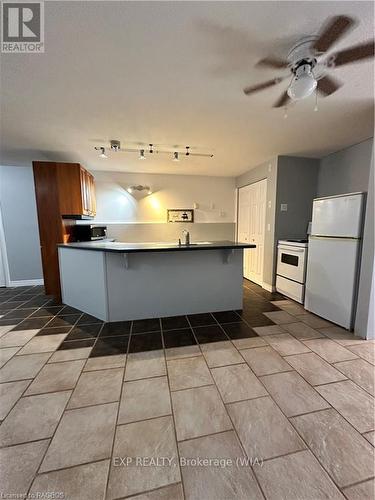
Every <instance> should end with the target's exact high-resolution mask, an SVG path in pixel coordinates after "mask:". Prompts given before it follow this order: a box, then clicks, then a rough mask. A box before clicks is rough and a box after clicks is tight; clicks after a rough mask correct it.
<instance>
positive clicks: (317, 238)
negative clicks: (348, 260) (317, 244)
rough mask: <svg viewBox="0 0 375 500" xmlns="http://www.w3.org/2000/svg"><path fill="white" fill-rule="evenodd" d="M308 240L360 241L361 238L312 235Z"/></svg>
mask: <svg viewBox="0 0 375 500" xmlns="http://www.w3.org/2000/svg"><path fill="white" fill-rule="evenodd" d="M309 239H310V240H333V241H340V240H345V241H360V240H361V238H349V237H348V236H320V235H319V234H314V235H313V236H310V237H309Z"/></svg>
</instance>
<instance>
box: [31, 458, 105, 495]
mask: <svg viewBox="0 0 375 500" xmlns="http://www.w3.org/2000/svg"><path fill="white" fill-rule="evenodd" d="M108 469H109V460H103V461H102V462H94V463H91V464H86V465H78V466H77V467H71V468H70V469H64V470H59V471H54V472H47V473H45V474H39V475H38V476H37V477H36V478H35V480H34V482H33V485H32V487H31V489H30V493H31V494H34V495H37V494H39V495H45V496H44V497H43V496H40V498H48V494H50V493H51V492H52V491H53V492H60V491H62V492H64V498H65V499H66V500H102V499H103V498H104V495H105V489H106V485H107V476H108ZM35 498H38V497H37V496H35Z"/></svg>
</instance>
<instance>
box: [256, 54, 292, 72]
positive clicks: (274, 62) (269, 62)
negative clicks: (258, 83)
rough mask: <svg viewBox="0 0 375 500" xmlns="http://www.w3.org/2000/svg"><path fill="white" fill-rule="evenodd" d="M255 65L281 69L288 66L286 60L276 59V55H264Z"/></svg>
mask: <svg viewBox="0 0 375 500" xmlns="http://www.w3.org/2000/svg"><path fill="white" fill-rule="evenodd" d="M256 66H267V67H268V68H277V69H282V68H287V67H288V62H287V61H283V60H281V59H277V58H276V57H266V58H264V59H261V60H260V61H258V62H257V63H256Z"/></svg>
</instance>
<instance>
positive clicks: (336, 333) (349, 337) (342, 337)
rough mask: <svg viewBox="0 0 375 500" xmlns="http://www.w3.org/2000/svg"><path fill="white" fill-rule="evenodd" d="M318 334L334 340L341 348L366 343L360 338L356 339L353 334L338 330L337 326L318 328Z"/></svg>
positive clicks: (341, 329)
mask: <svg viewBox="0 0 375 500" xmlns="http://www.w3.org/2000/svg"><path fill="white" fill-rule="evenodd" d="M319 332H321V333H323V335H325V336H326V337H328V338H330V339H332V340H335V341H336V342H337V343H338V344H340V345H343V346H348V345H356V344H359V345H361V344H363V343H365V342H366V341H365V340H363V339H361V338H360V337H356V336H355V335H354V334H353V333H351V332H348V331H347V330H344V328H340V327H339V326H329V327H327V328H319Z"/></svg>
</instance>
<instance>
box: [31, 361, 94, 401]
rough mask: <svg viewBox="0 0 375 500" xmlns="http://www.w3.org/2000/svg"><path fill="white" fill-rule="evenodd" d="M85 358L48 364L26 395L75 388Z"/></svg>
mask: <svg viewBox="0 0 375 500" xmlns="http://www.w3.org/2000/svg"><path fill="white" fill-rule="evenodd" d="M84 364H85V360H84V359H81V360H77V361H66V362H65V363H52V364H48V363H47V364H46V365H44V367H43V368H42V369H41V371H40V372H39V373H38V375H37V376H36V377H35V379H34V380H33V382H32V383H31V385H30V387H29V388H28V389H27V391H26V393H25V395H26V396H30V395H31V394H42V393H43V392H55V391H65V390H68V389H74V387H75V385H76V383H77V380H78V377H79V375H80V373H81V371H82V368H83V366H84Z"/></svg>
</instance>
